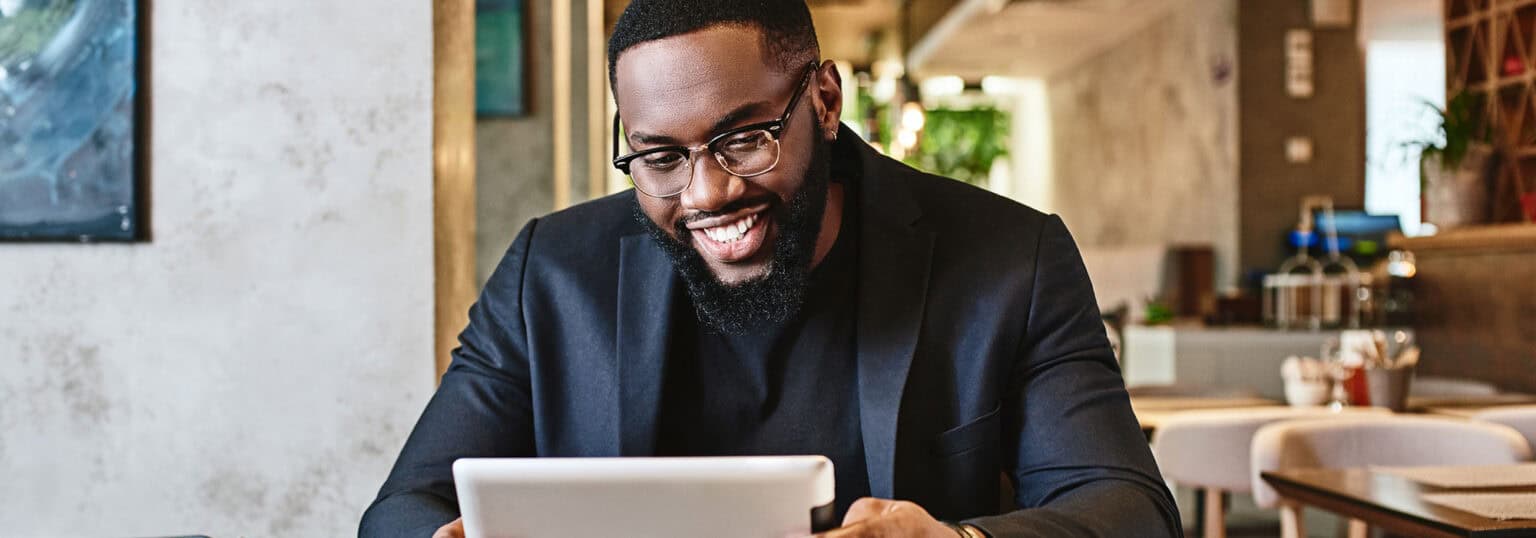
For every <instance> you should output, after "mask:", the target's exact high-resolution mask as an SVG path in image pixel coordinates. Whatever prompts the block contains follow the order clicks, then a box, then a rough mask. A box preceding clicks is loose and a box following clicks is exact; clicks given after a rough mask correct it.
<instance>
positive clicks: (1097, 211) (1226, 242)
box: [1047, 0, 1238, 289]
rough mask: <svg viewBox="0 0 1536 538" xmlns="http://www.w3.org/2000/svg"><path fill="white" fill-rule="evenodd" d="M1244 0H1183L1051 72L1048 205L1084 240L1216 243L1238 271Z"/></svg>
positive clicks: (1220, 258) (1224, 274) (1222, 267)
mask: <svg viewBox="0 0 1536 538" xmlns="http://www.w3.org/2000/svg"><path fill="white" fill-rule="evenodd" d="M1236 4H1237V2H1236V0H1186V1H1185V2H1183V3H1182V4H1180V5H1179V6H1176V7H1175V8H1174V9H1172V10H1171V12H1170V14H1169V15H1168V16H1167V17H1165V18H1164V19H1162V20H1160V21H1158V22H1156V23H1153V24H1152V25H1150V26H1148V27H1147V28H1146V29H1144V30H1142V31H1140V32H1138V33H1137V34H1135V35H1133V36H1131V37H1130V38H1128V39H1127V40H1126V41H1125V42H1123V43H1121V44H1119V45H1116V46H1115V47H1113V48H1111V49H1110V50H1108V51H1106V52H1104V53H1103V54H1101V55H1099V56H1098V57H1095V58H1094V59H1092V60H1089V61H1087V62H1085V63H1083V64H1082V65H1079V66H1076V67H1074V68H1072V69H1069V70H1067V71H1065V72H1063V73H1060V74H1057V75H1056V76H1053V77H1052V78H1051V79H1050V80H1049V81H1048V84H1047V91H1048V92H1049V99H1050V110H1051V111H1050V114H1051V129H1052V138H1053V140H1052V145H1053V148H1052V156H1053V159H1052V160H1053V161H1054V171H1053V173H1052V177H1053V179H1052V188H1051V190H1052V191H1053V194H1052V195H1051V202H1052V204H1051V209H1052V210H1053V211H1055V212H1057V213H1059V214H1061V217H1062V219H1063V220H1065V221H1066V223H1067V225H1068V227H1069V228H1071V230H1072V233H1073V234H1074V235H1075V236H1076V238H1077V240H1078V242H1079V243H1081V244H1082V245H1083V246H1084V247H1085V248H1092V247H1114V246H1127V245H1145V244H1173V243H1177V244H1208V245H1211V246H1213V247H1214V248H1215V252H1216V261H1215V263H1216V277H1217V284H1218V286H1221V287H1224V286H1229V285H1235V284H1236V283H1237V281H1236V278H1237V277H1236V276H1235V275H1236V273H1235V268H1236V266H1237V256H1238V252H1237V249H1238V242H1237V238H1238V233H1237V223H1238V221H1237V210H1238V204H1237V189H1238V161H1237V142H1238V141H1237V135H1238V133H1237V129H1238V123H1237V121H1238V117H1237V85H1236V76H1237V72H1236V65H1235V62H1236V59H1237V35H1236V33H1237V6H1236ZM1218 289H1220V288H1218Z"/></svg>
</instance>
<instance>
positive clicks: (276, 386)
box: [0, 0, 1536, 536]
mask: <svg viewBox="0 0 1536 538" xmlns="http://www.w3.org/2000/svg"><path fill="white" fill-rule="evenodd" d="M625 4H626V2H624V1H622V0H572V1H569V2H567V1H561V0H555V1H550V0H475V1H470V0H434V1H432V2H421V1H408V0H371V1H368V2H357V1H353V0H304V1H292V0H287V1H275V2H230V1H207V0H155V1H149V0H0V477H3V479H0V529H3V530H0V535H7V536H135V535H159V536H163V535H170V534H175V533H184V534H207V535H210V536H342V535H351V534H355V532H356V526H357V520H358V517H359V515H360V514H361V512H362V510H363V509H364V508H365V507H366V506H367V504H368V502H369V501H370V500H371V498H372V496H373V495H374V494H375V492H376V491H377V487H378V485H379V483H380V481H381V480H382V479H383V477H384V476H385V474H386V472H387V470H388V468H389V466H390V464H391V463H392V461H393V458H394V457H395V455H396V453H397V451H398V449H399V447H400V445H401V444H402V442H403V441H404V437H405V435H406V434H407V433H408V432H409V431H410V428H411V426H412V424H413V423H414V421H415V419H416V417H417V415H418V413H419V412H420V410H421V409H422V407H423V405H424V404H425V402H426V399H427V398H428V397H430V395H431V393H432V391H433V388H434V386H435V381H436V377H437V375H438V374H439V373H440V372H441V369H442V368H443V367H444V365H445V360H446V356H447V350H449V349H451V348H452V346H453V345H454V337H455V336H456V334H457V332H458V331H459V329H460V328H462V327H463V324H464V312H465V310H466V309H467V306H468V304H469V302H470V301H472V300H473V298H474V296H475V294H476V293H477V291H478V289H479V287H480V285H481V283H482V282H483V281H484V280H485V279H486V277H487V276H488V274H489V272H490V271H491V270H492V269H493V268H494V267H495V265H496V263H497V261H498V260H499V259H500V258H501V256H502V254H503V253H504V252H505V250H506V248H507V247H508V245H509V243H510V242H511V240H512V238H513V236H514V234H515V233H516V232H517V230H518V229H519V228H520V227H521V226H522V225H523V224H524V223H525V222H527V221H528V220H529V219H530V218H533V217H536V216H539V215H542V214H545V213H547V212H550V211H553V210H556V209H560V208H564V207H568V206H570V205H573V204H577V203H581V202H583V201H585V200H589V199H593V198H596V197H600V196H604V195H607V194H609V193H613V192H619V191H622V190H625V189H628V188H629V184H628V180H627V178H626V177H625V176H623V175H621V174H619V173H618V172H617V171H615V170H614V169H613V168H612V166H610V165H609V163H608V159H609V158H610V156H609V151H610V148H609V147H608V144H609V143H610V141H609V136H610V130H609V129H610V128H611V118H612V114H613V111H614V105H613V100H612V96H611V93H610V91H609V88H608V86H607V80H606V76H607V75H606V69H607V68H606V65H605V64H604V62H605V58H604V43H605V40H606V37H605V36H606V33H607V29H608V28H609V27H610V26H611V25H612V24H613V22H614V20H615V18H616V17H617V15H618V14H619V13H620V12H621V11H622V10H623V8H624V6H625ZM809 4H810V5H811V7H812V10H813V14H814V16H815V19H816V24H817V27H818V32H819V33H820V40H821V46H822V55H823V57H825V58H828V59H833V60H836V61H837V62H838V68H839V70H840V71H841V72H842V80H843V81H844V87H845V91H844V96H845V103H844V107H843V110H844V116H843V121H844V123H846V124H847V125H848V126H849V127H850V128H852V129H853V130H854V131H855V132H857V133H858V134H860V135H861V136H863V137H864V138H865V139H866V140H868V141H869V142H870V143H871V144H873V145H875V146H876V147H878V148H879V149H880V150H881V151H883V152H885V153H887V154H889V155H890V156H892V157H894V158H897V159H900V160H902V161H905V162H907V163H909V164H911V165H912V166H915V167H917V168H920V169H924V170H928V171H932V172H935V173H938V174H941V175H945V176H949V177H952V178H955V179H956V180H957V181H964V182H967V183H971V184H974V185H977V186H980V187H982V188H986V189H989V190H992V191H994V192H997V193H999V194H1001V195H1003V196H1007V197H1009V198H1012V199H1015V200H1018V201H1019V202H1022V203H1024V204H1027V205H1030V206H1032V207H1035V208H1037V209H1040V210H1042V211H1046V212H1051V213H1056V214H1059V215H1061V217H1062V218H1063V219H1064V220H1065V222H1066V224H1067V226H1068V227H1069V229H1070V230H1071V231H1072V233H1073V235H1074V237H1075V239H1076V240H1077V242H1078V243H1079V245H1080V246H1081V248H1082V250H1083V254H1084V258H1085V261H1086V264H1087V266H1088V270H1089V273H1090V275H1091V277H1092V280H1093V283H1094V286H1095V290H1096V293H1097V297H1098V301H1099V306H1100V308H1101V310H1102V313H1103V315H1104V320H1105V327H1106V331H1108V332H1109V334H1110V335H1111V337H1112V340H1113V341H1114V342H1115V343H1116V346H1117V350H1118V353H1119V357H1120V361H1121V365H1122V369H1123V372H1124V376H1125V381H1126V384H1127V386H1128V388H1129V390H1130V392H1131V394H1132V400H1133V405H1134V406H1135V407H1136V409H1137V414H1138V418H1139V419H1140V420H1141V422H1142V426H1143V429H1144V430H1145V431H1146V432H1147V433H1148V440H1149V442H1150V443H1152V445H1153V450H1154V453H1155V454H1156V455H1157V458H1158V460H1159V464H1160V466H1161V468H1162V470H1163V472H1164V474H1165V475H1166V478H1167V479H1168V481H1169V483H1170V484H1171V485H1173V486H1175V489H1176V492H1177V496H1178V499H1179V502H1180V503H1181V509H1182V510H1183V514H1184V521H1185V525H1186V527H1187V529H1188V530H1189V532H1190V533H1191V535H1204V536H1223V535H1230V536H1281V535H1286V536H1297V535H1311V536H1335V535H1339V536H1343V535H1349V536H1363V535H1365V534H1366V533H1376V534H1381V533H1383V532H1386V533H1391V534H1392V535H1400V536H1475V535H1476V536H1481V535H1483V534H1477V533H1479V532H1490V533H1491V532H1495V531H1499V529H1505V530H1504V531H1499V532H1509V533H1510V534H1506V535H1509V536H1515V535H1521V534H1519V533H1520V532H1531V533H1532V534H1526V535H1536V515H1533V514H1531V513H1530V512H1531V510H1530V508H1525V509H1524V511H1523V512H1522V511H1521V509H1520V506H1522V503H1525V502H1526V501H1531V502H1529V504H1524V505H1523V506H1527V507H1530V506H1536V469H1533V468H1532V466H1531V465H1530V464H1523V462H1529V461H1530V460H1531V450H1530V446H1529V443H1530V442H1532V440H1531V438H1532V437H1533V436H1536V0H810V1H809ZM70 51H73V52H75V53H78V52H79V51H90V54H84V53H78V54H65V53H66V52H70ZM43 68H46V69H43ZM43 71H45V72H46V74H44V75H39V74H38V73H39V72H43ZM103 73H106V74H110V75H111V76H109V77H106V78H111V79H112V80H113V81H115V82H114V84H96V83H88V82H82V81H83V80H87V79H85V78H80V79H77V78H72V77H87V78H89V77H96V78H89V80H97V79H100V78H102V77H103V76H104V75H102V74H103ZM49 96H53V97H52V98H49ZM75 120H79V121H75ZM81 126H83V127H81ZM77 127H79V128H77ZM60 148H63V149H60ZM50 219H51V220H50ZM38 223H44V224H46V225H44V224H38ZM1485 465H1503V466H1504V467H1499V468H1489V467H1466V468H1462V467H1451V468H1447V467H1443V466H1485ZM1426 466H1427V467H1426ZM1319 469H1322V470H1328V469H1331V470H1332V471H1329V472H1323V471H1319ZM1265 473H1269V474H1265ZM1309 473H1311V474H1309ZM1329 473H1331V474H1329ZM1447 477H1449V478H1447ZM1521 477H1524V478H1521ZM1362 484H1363V486H1362ZM1352 488H1353V489H1352ZM1490 488H1492V489H1490ZM1478 494H1484V495H1495V496H1497V495H1505V497H1495V498H1493V501H1491V502H1492V505H1493V506H1492V508H1490V507H1489V506H1487V505H1486V504H1487V502H1489V501H1488V498H1486V497H1476V496H1477V495H1478ZM1511 495H1513V497H1510V496H1511ZM1521 495H1524V497H1521ZM1474 497H1476V498H1474ZM1478 503H1484V504H1478ZM1500 503H1503V504H1500ZM1500 510H1503V511H1500ZM1522 518H1524V519H1522ZM1522 522H1524V523H1522ZM1521 525H1525V526H1524V527H1522V526H1521ZM1508 529H1516V530H1508ZM1520 529H1524V530H1520ZM1435 533H1440V534H1435ZM1489 535H1493V534H1489Z"/></svg>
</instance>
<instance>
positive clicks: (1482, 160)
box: [1419, 144, 1493, 230]
mask: <svg viewBox="0 0 1536 538" xmlns="http://www.w3.org/2000/svg"><path fill="white" fill-rule="evenodd" d="M1492 156H1493V149H1492V148H1490V147H1488V146H1487V145H1484V144H1474V145H1472V146H1471V147H1469V148H1467V155H1466V156H1465V157H1463V158H1462V160H1461V165H1460V166H1457V167H1455V168H1452V169H1449V170H1447V169H1445V168H1442V167H1441V166H1440V156H1438V155H1433V156H1429V157H1426V158H1424V159H1422V160H1421V161H1419V166H1421V167H1422V168H1423V173H1424V180H1425V181H1424V193H1423V196H1424V221H1425V222H1428V223H1431V224H1434V225H1435V226H1436V227H1438V228H1440V229H1442V230H1445V229H1450V228H1457V227H1461V226H1469V225H1474V224H1482V223H1485V222H1488V190H1489V182H1488V173H1487V172H1488V162H1489V159H1490V157H1492Z"/></svg>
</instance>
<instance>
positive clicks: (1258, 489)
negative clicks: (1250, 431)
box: [1250, 415, 1531, 508]
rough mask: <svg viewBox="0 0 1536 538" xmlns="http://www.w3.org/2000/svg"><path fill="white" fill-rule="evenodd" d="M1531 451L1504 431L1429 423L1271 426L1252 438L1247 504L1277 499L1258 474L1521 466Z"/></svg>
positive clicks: (1384, 419)
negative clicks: (1250, 498) (1250, 492)
mask: <svg viewBox="0 0 1536 538" xmlns="http://www.w3.org/2000/svg"><path fill="white" fill-rule="evenodd" d="M1530 458H1531V447H1530V444H1529V443H1527V442H1526V440H1525V438H1524V437H1521V436H1520V433H1519V432H1517V431H1515V430H1514V429H1512V428H1510V427H1508V426H1502V425H1498V424H1488V423H1481V422H1473V421H1467V420H1459V419H1450V418H1431V417H1408V416H1401V415H1391V416H1385V415H1384V416H1358V417H1350V418H1342V419H1337V420H1324V421H1319V420H1305V419H1303V420H1294V421H1286V422H1277V423H1274V424H1270V425H1267V426H1264V427H1263V428H1260V429H1259V431H1258V432H1257V433H1256V434H1254V437H1253V447H1252V454H1251V461H1250V463H1251V467H1252V469H1253V473H1252V477H1251V480H1252V484H1253V485H1252V487H1253V501H1254V504H1257V505H1259V506H1261V507H1265V508H1268V507H1273V506H1276V505H1277V504H1279V497H1278V496H1277V495H1276V494H1275V491H1274V490H1273V489H1270V487H1269V486H1268V485H1267V484H1265V483H1264V480H1263V479H1262V478H1260V477H1259V474H1260V473H1262V472H1265V471H1279V470H1285V469H1296V468H1344V467H1368V466H1374V465H1380V466H1414V465H1498V464H1509V463H1518V462H1522V461H1527V460H1529V459H1530Z"/></svg>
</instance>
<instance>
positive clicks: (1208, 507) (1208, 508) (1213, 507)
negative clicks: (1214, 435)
mask: <svg viewBox="0 0 1536 538" xmlns="http://www.w3.org/2000/svg"><path fill="white" fill-rule="evenodd" d="M1223 496H1224V492H1223V491H1222V490H1220V489H1218V488H1205V514H1204V515H1203V518H1204V519H1203V521H1204V525H1203V527H1204V528H1205V538H1227V506H1226V504H1224V501H1225V499H1224V498H1223ZM1351 538H1353V537H1351Z"/></svg>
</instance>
